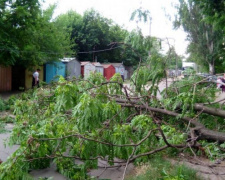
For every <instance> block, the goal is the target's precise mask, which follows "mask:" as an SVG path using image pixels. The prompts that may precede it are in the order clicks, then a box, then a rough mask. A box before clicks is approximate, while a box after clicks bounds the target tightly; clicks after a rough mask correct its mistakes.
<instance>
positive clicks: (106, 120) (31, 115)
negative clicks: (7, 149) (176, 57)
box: [0, 68, 225, 179]
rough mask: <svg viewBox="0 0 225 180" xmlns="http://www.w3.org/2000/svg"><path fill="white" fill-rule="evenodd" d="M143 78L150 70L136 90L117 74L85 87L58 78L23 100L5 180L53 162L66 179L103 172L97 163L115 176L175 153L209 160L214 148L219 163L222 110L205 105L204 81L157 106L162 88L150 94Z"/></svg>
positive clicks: (168, 94)
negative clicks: (138, 163)
mask: <svg viewBox="0 0 225 180" xmlns="http://www.w3.org/2000/svg"><path fill="white" fill-rule="evenodd" d="M144 73H146V69H145V68H140V69H139V74H138V75H136V74H134V77H133V78H135V79H136V81H137V82H139V81H142V82H145V83H142V84H141V83H139V84H138V83H135V85H132V83H131V84H130V87H129V88H128V87H127V85H124V84H123V81H122V79H121V77H120V75H119V74H116V75H115V76H114V77H113V78H112V79H111V81H109V82H107V81H106V80H105V79H104V77H103V76H101V75H100V74H98V73H94V74H92V75H91V76H90V77H89V78H88V79H87V80H73V81H65V80H64V79H62V78H61V79H60V81H59V83H56V84H52V85H50V86H46V87H45V88H40V89H36V90H35V91H30V92H27V93H26V94H23V95H21V98H20V99H18V100H16V101H14V103H13V104H14V106H13V109H14V113H15V115H16V124H15V127H14V129H13V132H12V134H11V138H10V141H9V144H18V143H19V144H20V145H21V146H20V148H19V149H18V150H17V151H16V152H15V153H14V154H13V155H12V156H11V157H10V158H9V159H8V160H7V161H6V162H3V163H2V164H1V165H0V178H1V179H7V178H8V179H10V178H11V179H13V178H14V179H15V178H17V177H20V178H25V179H29V178H30V176H29V174H28V172H29V171H30V169H39V168H45V167H48V166H49V165H50V163H51V162H52V161H53V162H54V163H55V164H56V166H57V169H58V171H59V172H60V173H62V174H64V175H65V176H67V177H68V178H69V179H79V178H81V177H82V178H85V179H88V178H89V177H88V176H87V169H89V168H98V167H99V166H98V164H97V162H98V159H103V160H105V161H107V162H108V166H106V167H104V168H111V167H118V166H125V167H127V166H128V164H129V163H130V162H136V161H146V160H147V159H148V158H149V156H150V155H153V154H155V153H160V154H162V155H163V154H164V153H166V154H168V153H169V152H170V151H171V150H173V149H174V150H176V151H178V152H179V151H182V152H189V150H190V148H191V149H196V151H198V152H202V153H203V154H204V155H208V156H211V154H212V153H211V152H208V151H209V150H210V151H213V149H209V150H208V145H209V144H210V145H211V146H212V144H213V146H212V147H216V146H218V147H219V148H220V151H217V153H213V154H214V156H213V157H210V158H220V157H222V152H223V147H224V142H225V133H224V132H222V130H223V126H224V123H223V119H224V112H225V111H224V110H223V109H221V108H219V107H222V108H223V105H219V104H218V103H208V102H210V101H213V94H214V93H215V88H214V87H209V88H208V87H206V88H205V86H204V84H202V83H198V82H199V77H191V79H187V80H180V81H177V82H175V81H174V82H173V83H172V84H171V85H170V86H169V87H167V89H166V90H164V91H163V92H161V98H160V99H159V98H157V96H156V93H157V91H158V88H157V87H158V85H159V83H160V80H159V79H158V80H157V79H153V80H152V82H153V83H152V85H151V87H150V88H146V82H147V81H143V76H140V75H141V74H144ZM144 77H146V76H144ZM155 77H158V76H155ZM133 80H134V79H133ZM134 81H135V80H134ZM196 84H197V85H196ZM137 86H139V87H138V88H137ZM198 86H199V87H198ZM203 95H204V96H203ZM205 104H208V105H205ZM212 118H213V119H212ZM206 120H207V121H209V122H210V123H212V124H210V125H209V123H208V122H206ZM215 123H216V126H214V124H215ZM202 140H204V141H202ZM215 142H216V143H215ZM206 146H207V148H205V147H206ZM190 152H192V151H190ZM115 157H117V158H120V159H121V161H116V160H115ZM74 160H82V161H83V162H84V164H76V161H74ZM114 163H117V164H116V165H115V164H114ZM21 167H23V168H21ZM125 171H126V168H125ZM124 177H125V172H124Z"/></svg>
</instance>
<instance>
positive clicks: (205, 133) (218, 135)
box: [116, 99, 225, 143]
mask: <svg viewBox="0 0 225 180" xmlns="http://www.w3.org/2000/svg"><path fill="white" fill-rule="evenodd" d="M116 101H117V103H119V104H121V106H123V107H136V108H140V109H142V110H148V111H152V112H158V113H161V114H165V115H168V116H173V117H180V119H181V120H184V121H185V122H186V123H188V124H191V125H192V127H193V126H194V128H193V129H192V130H193V131H194V132H195V134H196V136H197V137H198V138H197V139H205V140H211V141H219V142H222V143H223V142H225V132H218V131H213V130H210V129H207V128H206V127H205V126H204V125H203V124H202V123H200V122H198V121H197V120H196V119H194V118H190V117H182V116H181V114H178V113H176V112H173V111H169V110H167V109H161V108H154V107H150V106H148V105H143V104H140V103H139V102H138V101H128V100H125V99H116ZM130 103H132V104H130ZM194 107H195V108H196V110H203V111H204V113H207V114H212V115H216V116H221V117H225V111H224V110H218V109H215V108H209V107H205V106H203V105H199V104H196V105H195V106H194ZM212 121H213V120H212Z"/></svg>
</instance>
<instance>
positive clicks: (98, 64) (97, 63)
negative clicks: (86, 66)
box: [91, 62, 102, 67]
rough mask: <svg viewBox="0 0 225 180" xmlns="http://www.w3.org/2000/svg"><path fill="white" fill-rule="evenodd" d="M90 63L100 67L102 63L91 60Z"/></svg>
mask: <svg viewBox="0 0 225 180" xmlns="http://www.w3.org/2000/svg"><path fill="white" fill-rule="evenodd" d="M91 64H93V65H94V66H100V67H102V64H100V63H99V62H93V63H91Z"/></svg>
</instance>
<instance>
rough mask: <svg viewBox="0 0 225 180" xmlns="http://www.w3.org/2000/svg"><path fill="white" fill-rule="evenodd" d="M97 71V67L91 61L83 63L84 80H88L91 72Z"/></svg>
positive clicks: (82, 73)
mask: <svg viewBox="0 0 225 180" xmlns="http://www.w3.org/2000/svg"><path fill="white" fill-rule="evenodd" d="M94 71H95V66H94V65H93V64H91V63H90V62H89V61H83V62H81V75H82V77H83V78H84V79H87V78H88V76H89V75H90V74H91V72H94Z"/></svg>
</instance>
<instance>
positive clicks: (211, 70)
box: [209, 63, 215, 75]
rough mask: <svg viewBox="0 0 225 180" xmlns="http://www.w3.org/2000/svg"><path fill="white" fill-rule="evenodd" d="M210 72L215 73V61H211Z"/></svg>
mask: <svg viewBox="0 0 225 180" xmlns="http://www.w3.org/2000/svg"><path fill="white" fill-rule="evenodd" d="M209 73H210V74H212V75H213V74H215V67H214V63H209Z"/></svg>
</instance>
